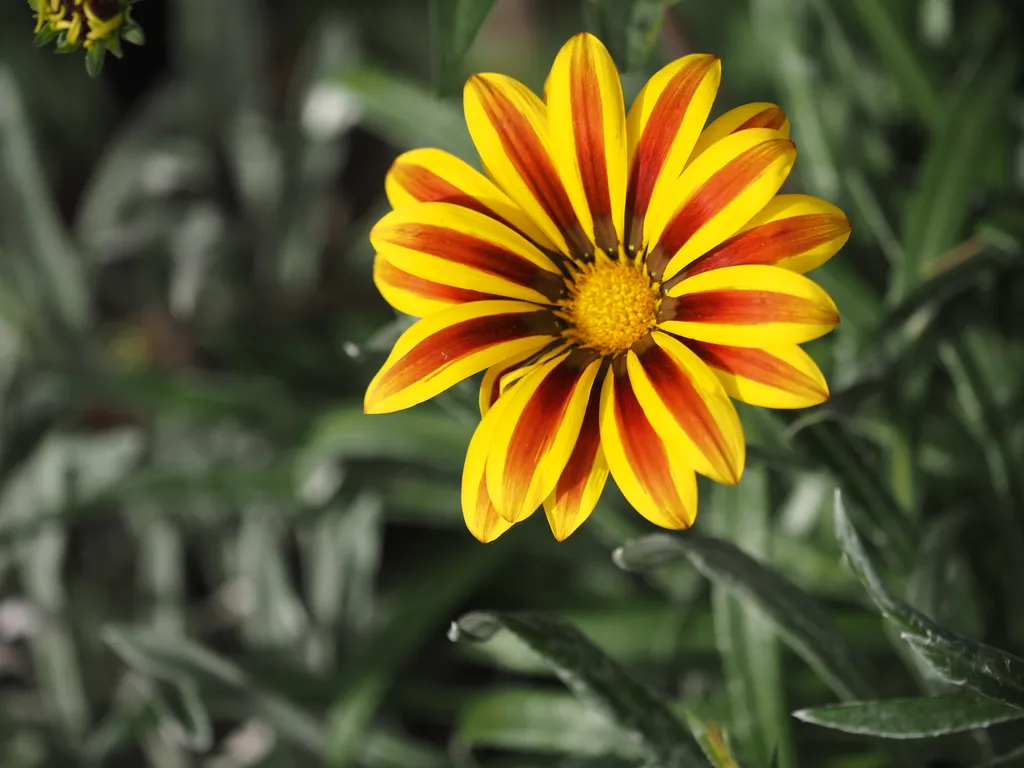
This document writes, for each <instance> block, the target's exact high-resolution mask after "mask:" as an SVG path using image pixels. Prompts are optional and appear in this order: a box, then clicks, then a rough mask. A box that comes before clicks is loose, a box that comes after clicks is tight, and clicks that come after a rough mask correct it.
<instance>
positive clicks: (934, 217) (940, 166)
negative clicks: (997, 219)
mask: <svg viewBox="0 0 1024 768" xmlns="http://www.w3.org/2000/svg"><path fill="white" fill-rule="evenodd" d="M1017 64H1018V55H1017V51H1016V50H1013V49H1008V50H1003V51H999V52H998V53H997V54H994V55H993V60H991V61H988V62H985V63H984V64H983V65H981V66H978V67H977V68H976V71H975V72H974V74H973V76H972V77H971V78H970V79H969V80H968V81H967V82H966V83H964V84H963V86H962V88H961V89H960V90H959V92H958V93H957V94H956V96H955V97H954V98H953V99H952V103H950V104H949V105H948V106H946V108H945V109H944V110H943V114H944V115H945V116H947V121H946V123H945V124H944V125H943V126H942V128H941V129H940V130H938V131H937V132H936V133H935V135H934V137H933V139H932V141H931V142H930V144H929V148H928V152H927V154H926V156H925V159H924V165H923V168H922V171H921V177H920V179H919V181H918V183H917V185H916V187H915V189H916V190H917V192H916V194H915V195H914V196H913V198H912V199H911V200H910V204H909V206H908V208H907V218H906V222H905V226H904V230H903V248H904V255H905V259H904V265H903V270H902V271H901V272H900V273H899V274H898V275H897V286H896V295H897V296H902V295H905V294H906V293H907V292H909V291H910V290H912V289H913V288H914V287H915V286H916V285H917V284H918V283H919V282H920V281H921V280H922V279H923V278H925V277H926V276H927V275H928V274H929V273H930V272H931V271H932V270H933V269H934V266H935V263H936V262H937V261H938V259H939V258H940V257H941V256H943V254H945V253H946V252H947V251H948V250H949V249H951V248H952V247H953V246H954V245H956V243H957V242H958V241H959V240H960V239H961V237H962V236H963V230H964V225H965V224H966V222H967V216H968V215H969V214H970V210H971V206H970V201H971V197H972V196H974V195H975V194H977V192H978V189H979V185H981V184H982V182H983V180H984V176H985V174H986V173H987V168H988V164H987V163H986V162H985V158H986V157H987V156H988V154H989V153H990V152H991V151H992V145H993V142H994V141H996V140H998V139H997V137H998V133H997V131H996V125H997V123H998V121H999V120H1000V118H1001V117H1002V114H1003V112H1004V110H1005V108H1006V104H1007V99H1009V98H1010V96H1011V94H1012V92H1013V86H1014V82H1015V81H1016V75H1017Z"/></svg>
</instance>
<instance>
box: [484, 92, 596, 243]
mask: <svg viewBox="0 0 1024 768" xmlns="http://www.w3.org/2000/svg"><path fill="white" fill-rule="evenodd" d="M465 108H466V122H467V124H468V126H469V132H470V134H471V135H472V137H473V142H474V144H476V148H477V151H478V152H479V153H480V158H481V160H482V161H483V164H484V166H485V167H486V168H487V170H488V172H489V173H490V174H491V175H492V176H493V177H494V179H495V180H496V181H497V182H498V184H499V185H500V186H501V187H502V189H503V190H504V191H505V193H506V194H507V195H508V196H509V197H511V198H512V199H513V200H514V201H515V202H516V203H518V204H519V205H520V207H522V209H523V210H524V211H525V212H526V213H527V215H529V216H530V218H531V219H533V221H534V222H535V223H536V224H537V226H538V227H540V228H541V229H542V230H543V231H544V233H545V234H546V235H548V238H549V239H550V240H551V241H552V242H554V243H555V244H556V245H557V246H560V247H564V248H563V249H564V250H565V251H571V252H572V253H575V254H584V253H591V252H592V251H593V245H591V243H590V241H589V239H588V238H587V236H586V234H585V233H584V230H583V228H582V226H581V225H580V222H579V220H578V219H577V218H576V212H575V211H574V209H573V206H572V202H571V201H570V199H569V195H568V193H567V192H566V190H565V187H564V186H563V184H562V180H561V179H560V178H559V176H558V172H557V170H556V169H555V165H554V163H553V162H552V159H551V152H550V149H549V147H550V139H549V137H548V130H547V119H546V114H545V107H544V104H543V103H542V102H541V101H540V100H539V99H538V98H537V97H536V96H535V95H534V94H533V93H532V92H531V91H530V89H529V88H527V87H526V86H525V85H523V84H522V83H520V82H518V81H516V80H513V79H512V78H509V77H504V76H502V75H495V74H484V75H474V76H473V77H471V78H470V79H469V81H468V82H467V83H466V89H465Z"/></svg>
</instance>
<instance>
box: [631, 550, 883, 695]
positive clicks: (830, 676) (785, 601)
mask: <svg viewBox="0 0 1024 768" xmlns="http://www.w3.org/2000/svg"><path fill="white" fill-rule="evenodd" d="M679 557H686V558H688V559H689V560H690V561H691V562H692V563H693V564H694V565H695V566H696V567H697V568H698V569H699V570H700V571H701V572H702V573H703V574H704V575H705V576H707V577H708V578H709V579H711V580H712V581H714V582H715V583H716V584H720V585H722V586H723V587H725V588H726V589H728V590H729V591H730V592H732V593H733V594H735V595H736V596H737V597H739V598H740V599H741V600H743V601H745V602H747V603H750V604H752V605H754V606H756V607H757V608H758V609H760V611H761V612H762V613H764V615H765V616H766V617H768V618H769V619H770V620H771V621H772V623H773V624H774V625H775V628H776V630H777V631H778V633H779V635H780V636H781V637H782V638H783V640H785V641H786V643H787V644H789V646H790V647H791V648H792V649H793V650H794V651H796V652H797V653H798V654H800V656H801V657H802V658H803V659H804V661H806V662H807V663H808V664H809V665H810V666H811V667H812V668H813V669H814V671H815V672H816V673H817V674H818V675H819V677H821V679H822V680H823V681H824V682H825V683H827V684H828V685H829V687H831V688H832V690H834V691H835V692H836V693H837V694H838V695H839V696H841V697H842V698H845V699H853V698H860V697H864V696H865V695H870V693H869V692H870V691H871V686H870V684H869V683H868V681H867V675H866V674H865V672H864V669H863V667H864V664H863V663H862V662H861V661H860V660H859V659H858V658H857V654H856V652H855V651H854V650H853V649H852V648H851V647H850V646H849V643H848V641H847V640H846V638H845V637H844V636H843V633H842V632H840V631H839V629H838V628H837V627H836V626H835V622H834V621H833V620H832V618H831V617H830V616H829V614H828V613H827V612H826V611H824V610H823V609H822V608H821V606H820V605H818V603H817V602H816V601H815V600H814V599H813V598H812V597H810V596H809V595H807V594H806V593H805V592H803V591H802V590H800V589H799V588H798V587H796V586H795V585H794V584H792V583H791V582H789V581H788V580H787V579H786V578H785V577H783V576H781V575H780V574H778V573H776V572H775V571H773V570H772V569H770V568H768V567H767V566H764V565H762V564H761V563H759V562H757V561H756V560H754V559H753V558H752V557H750V556H749V555H747V554H746V553H744V552H743V551H742V550H741V549H739V548H738V547H736V546H735V545H734V544H730V543H729V542H727V541H722V540H721V539H714V538H711V537H708V536H701V535H698V534H694V533H692V532H689V533H686V534H682V535H677V536H670V535H666V534H655V535H653V536H648V537H646V538H643V539H639V540H637V541H633V542H630V543H629V544H626V545H625V546H624V547H622V548H621V549H619V550H618V551H617V552H616V553H615V562H616V563H617V564H618V565H619V566H620V567H621V568H626V569H629V570H639V571H642V570H647V569H650V568H656V567H657V566H659V565H662V564H664V563H666V562H669V561H671V560H673V559H676V558H679Z"/></svg>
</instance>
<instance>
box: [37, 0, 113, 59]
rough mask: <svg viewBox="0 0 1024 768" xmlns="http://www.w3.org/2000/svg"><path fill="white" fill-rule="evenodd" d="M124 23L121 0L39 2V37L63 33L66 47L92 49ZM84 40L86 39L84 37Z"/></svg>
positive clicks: (53, 0)
mask: <svg viewBox="0 0 1024 768" xmlns="http://www.w3.org/2000/svg"><path fill="white" fill-rule="evenodd" d="M124 22H125V12H124V9H123V7H122V2H121V0H37V3H36V34H37V35H38V34H39V33H41V32H43V31H44V30H45V31H48V32H50V33H53V34H60V33H62V32H63V33H64V36H65V39H66V42H67V45H69V46H71V47H74V46H77V45H78V44H79V42H82V44H83V45H84V47H85V48H86V50H90V51H91V50H92V49H93V48H95V47H96V44H97V43H99V42H100V41H101V40H107V39H109V38H110V37H111V36H112V35H114V34H115V33H116V32H117V30H118V29H119V28H120V27H121V25H122V24H124ZM83 32H84V33H85V34H84V38H83V34H82V33H83Z"/></svg>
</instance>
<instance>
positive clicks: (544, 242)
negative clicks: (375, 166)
mask: <svg viewBox="0 0 1024 768" xmlns="http://www.w3.org/2000/svg"><path fill="white" fill-rule="evenodd" d="M384 190H385V192H386V193H387V196H388V201H389V202H390V203H391V207H392V208H402V207H404V206H407V205H414V204H416V203H452V204H453V205H461V206H462V207H463V208H469V209H470V210H474V211H477V212H478V213H482V214H484V215H486V216H490V217H491V218H492V219H495V220H496V221H500V222H502V223H503V224H506V225H507V226H509V227H512V229H515V230H517V231H518V232H520V233H522V234H523V236H525V237H527V238H529V239H530V240H532V241H533V242H535V243H537V244H538V245H539V246H541V247H542V248H547V249H549V250H554V245H552V243H551V242H550V241H549V240H548V239H547V237H546V236H545V235H544V233H543V232H541V231H540V229H539V228H538V227H537V225H536V224H534V223H533V222H532V221H530V217H529V216H527V215H526V214H525V213H523V211H522V209H521V208H520V207H519V206H518V205H516V204H515V203H513V202H512V201H511V200H510V199H509V197H508V195H506V194H505V193H504V192H502V191H501V190H500V189H498V188H497V187H496V186H495V185H494V182H492V181H491V180H490V179H488V178H487V177H486V176H484V175H483V174H482V173H480V172H479V171H477V170H476V169H475V168H473V167H472V166H470V165H469V164H468V163H466V162H464V161H462V160H460V159H459V158H457V157H455V155H452V154H449V153H448V152H445V151H444V150H441V149H413V150H410V151H408V152H404V153H403V154H401V155H399V156H398V157H397V158H396V159H395V162H394V163H392V165H391V170H389V171H388V175H387V176H386V177H385V178H384Z"/></svg>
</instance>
